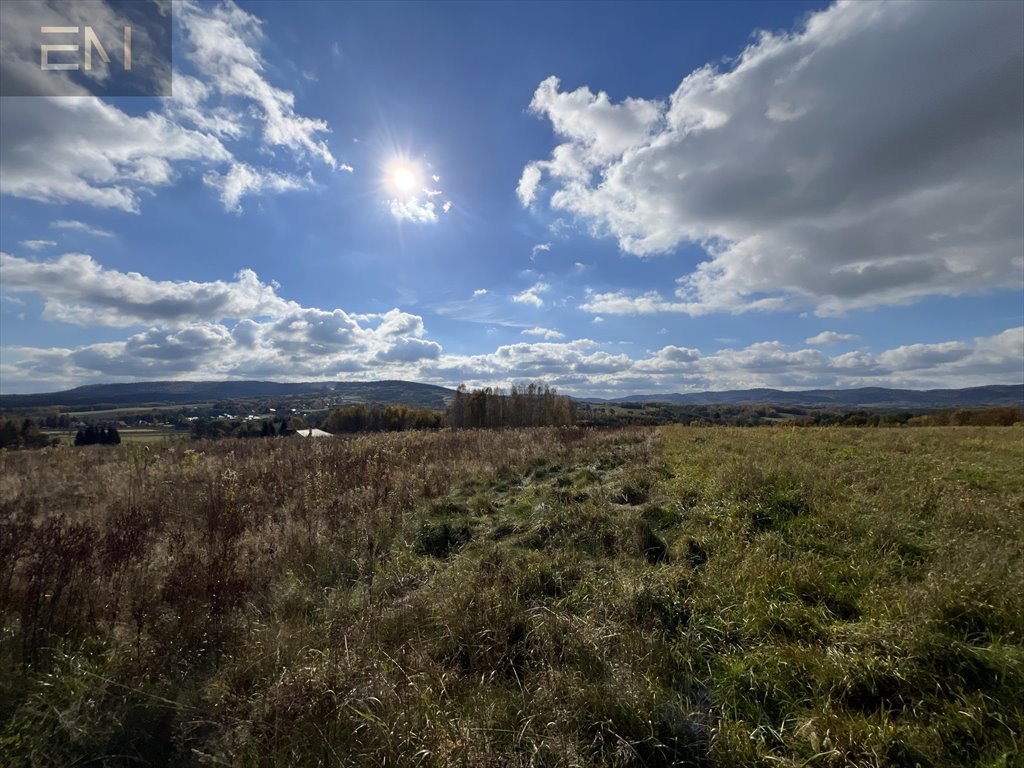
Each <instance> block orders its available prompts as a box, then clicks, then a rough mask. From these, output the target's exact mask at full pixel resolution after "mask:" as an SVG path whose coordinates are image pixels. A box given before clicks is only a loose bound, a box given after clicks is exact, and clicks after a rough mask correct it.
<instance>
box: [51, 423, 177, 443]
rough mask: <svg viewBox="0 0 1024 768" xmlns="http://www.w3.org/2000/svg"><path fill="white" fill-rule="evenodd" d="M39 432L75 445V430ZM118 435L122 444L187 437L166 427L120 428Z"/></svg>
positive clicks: (157, 441) (156, 441)
mask: <svg viewBox="0 0 1024 768" xmlns="http://www.w3.org/2000/svg"><path fill="white" fill-rule="evenodd" d="M41 431H42V433H43V434H44V435H46V436H47V437H49V438H54V437H56V438H59V439H60V441H61V443H63V444H64V445H74V444H75V430H71V431H70V432H69V431H68V430H66V429H43V430H41ZM118 434H119V435H120V436H121V442H123V443H159V442H160V441H162V440H177V439H181V438H183V437H185V438H187V437H188V436H189V433H188V432H187V431H182V430H177V429H169V428H167V427H121V428H120V429H119V430H118Z"/></svg>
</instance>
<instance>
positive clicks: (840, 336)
mask: <svg viewBox="0 0 1024 768" xmlns="http://www.w3.org/2000/svg"><path fill="white" fill-rule="evenodd" d="M859 338H860V336H858V335H857V334H855V333H838V332H836V331H822V332H821V333H819V334H817V335H816V336H811V337H810V338H807V339H804V344H810V345H811V346H828V345H830V344H839V343H840V342H842V341H857V339H859Z"/></svg>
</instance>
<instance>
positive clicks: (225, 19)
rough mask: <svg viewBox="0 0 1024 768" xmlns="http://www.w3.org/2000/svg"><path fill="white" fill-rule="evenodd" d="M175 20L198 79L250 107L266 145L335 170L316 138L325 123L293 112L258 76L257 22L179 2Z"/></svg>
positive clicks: (224, 6) (290, 101)
mask: <svg viewBox="0 0 1024 768" xmlns="http://www.w3.org/2000/svg"><path fill="white" fill-rule="evenodd" d="M176 17H177V19H178V21H179V22H180V24H181V26H182V28H183V29H184V31H185V36H186V40H187V45H186V46H185V49H186V55H187V56H188V58H189V61H190V62H192V63H193V64H194V65H195V67H196V69H197V70H198V71H199V72H200V73H201V74H202V76H203V77H202V79H203V80H204V81H205V82H207V83H210V84H211V86H212V88H214V89H216V90H217V91H218V92H219V93H220V94H221V95H223V96H225V97H237V98H240V99H242V100H244V101H245V102H248V103H250V104H252V105H253V106H254V107H255V113H256V115H257V118H258V120H259V121H260V122H261V123H262V138H263V141H264V143H265V144H266V145H268V146H271V147H275V146H280V147H286V148H288V149H290V150H293V151H295V152H299V153H302V154H305V155H308V156H311V157H315V158H318V159H319V160H321V161H323V162H324V163H326V164H327V165H328V166H330V167H332V168H334V167H336V166H337V161H336V160H335V159H334V155H332V154H331V151H330V149H329V148H328V147H327V144H326V142H324V140H323V139H322V138H320V135H321V134H323V133H326V132H327V131H328V128H327V123H326V121H324V120H318V119H315V118H310V117H306V116H305V115H301V114H299V113H297V112H296V111H295V94H294V93H292V92H291V91H287V90H284V89H282V88H278V87H276V86H274V85H272V84H271V83H270V82H269V81H268V80H267V79H266V78H265V77H264V74H263V71H264V65H263V58H262V56H261V54H260V51H259V49H260V46H261V44H262V41H263V32H262V29H261V25H262V22H261V21H260V20H259V19H258V18H257V17H256V16H254V15H252V14H250V13H248V12H246V11H244V10H242V9H241V8H239V7H238V6H237V5H235V4H234V3H233V2H224V3H220V4H218V5H212V6H208V5H205V4H204V5H199V4H198V3H193V2H182V3H179V5H178V6H177V8H176Z"/></svg>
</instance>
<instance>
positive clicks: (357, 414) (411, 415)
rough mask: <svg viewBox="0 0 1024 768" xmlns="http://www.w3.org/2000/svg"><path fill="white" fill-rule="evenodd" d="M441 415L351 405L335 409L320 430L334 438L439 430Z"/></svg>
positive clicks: (404, 408)
mask: <svg viewBox="0 0 1024 768" xmlns="http://www.w3.org/2000/svg"><path fill="white" fill-rule="evenodd" d="M444 424H445V422H444V414H442V413H439V412H438V411H431V410H428V409H426V408H411V407H409V406H405V405H386V406H379V405H369V406H367V405H363V404H359V405H350V406H346V407H344V408H337V409H335V410H334V411H333V412H332V413H331V415H330V416H328V417H327V418H326V419H325V420H324V423H323V425H322V426H321V429H323V430H324V431H326V432H332V433H334V434H339V433H350V432H405V431H407V430H410V429H440V428H441V427H443V426H444Z"/></svg>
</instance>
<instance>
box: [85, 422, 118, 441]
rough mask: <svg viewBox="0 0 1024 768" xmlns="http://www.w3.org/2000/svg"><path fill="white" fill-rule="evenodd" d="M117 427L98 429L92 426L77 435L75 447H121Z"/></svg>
mask: <svg viewBox="0 0 1024 768" xmlns="http://www.w3.org/2000/svg"><path fill="white" fill-rule="evenodd" d="M120 444H121V435H120V433H118V431H117V427H97V426H94V425H92V424H90V425H89V426H87V427H86V428H85V429H79V430H78V432H76V433H75V445H120Z"/></svg>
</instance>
